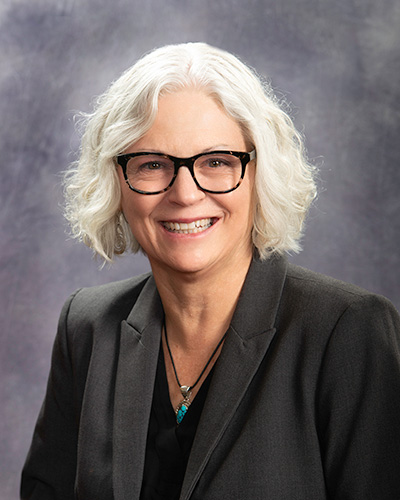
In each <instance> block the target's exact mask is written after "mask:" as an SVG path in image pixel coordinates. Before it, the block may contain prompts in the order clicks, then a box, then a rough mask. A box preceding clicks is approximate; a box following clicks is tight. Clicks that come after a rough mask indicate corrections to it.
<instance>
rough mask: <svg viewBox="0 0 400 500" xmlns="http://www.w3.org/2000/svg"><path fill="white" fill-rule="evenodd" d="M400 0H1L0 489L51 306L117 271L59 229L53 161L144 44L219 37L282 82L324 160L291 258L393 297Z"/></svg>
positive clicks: (36, 374) (27, 415)
mask: <svg viewBox="0 0 400 500" xmlns="http://www.w3.org/2000/svg"><path fill="white" fill-rule="evenodd" d="M399 26H400V3H399V2H398V1H397V0H380V1H379V2H376V1H375V0H336V1H329V0H326V1H324V0H297V1H295V0H293V1H291V2H290V1H287V0H281V1H273V0H246V1H245V2H243V1H242V0H217V1H216V0H204V1H198V0H197V1H194V0H187V1H183V0H182V1H178V0H169V1H166V0H147V1H140V2H139V0H133V1H132V0H114V1H112V2H107V1H106V0H103V1H96V0H93V1H90V0H81V1H79V0H76V1H74V0H0V68H1V71H0V113H1V122H0V124H1V125H0V127H1V134H0V162H1V171H0V175H1V182H0V195H1V211H0V218H1V228H0V231H1V232H0V245H1V267H0V273H1V274H0V278H1V279H0V283H1V299H2V307H1V330H0V334H1V339H0V342H1V343H0V349H1V364H0V376H1V384H0V390H1V395H0V397H1V399H0V429H1V440H0V446H1V450H0V453H1V454H0V498H1V500H11V499H14V498H17V496H18V493H17V492H18V487H19V485H18V483H19V475H20V470H21V467H22V464H23V461H24V459H25V455H26V453H27V450H28V447H29V444H30V439H31V436H32V432H33V427H34V423H35V420H36V417H37V414H38V411H39V408H40V405H41V402H42V399H43V396H44V391H45V385H46V379H47V374H48V369H49V363H50V353H51V348H52V343H53V339H54V335H55V331H56V325H57V320H58V315H59V312H60V309H61V306H62V304H63V302H64V301H65V299H66V298H67V297H68V295H69V294H70V293H71V292H73V291H74V290H75V289H76V288H78V287H82V286H91V285H95V284H99V283H103V282H108V281H112V280H117V279H122V278H125V277H128V276H131V275H135V274H139V273H141V272H144V271H146V270H148V269H149V266H148V264H147V261H146V259H145V258H144V257H143V256H140V255H136V256H126V257H124V258H121V259H118V260H117V261H116V262H115V265H114V266H113V267H112V268H107V267H106V268H104V269H103V270H101V271H100V270H99V262H96V261H94V260H93V259H92V255H91V252H90V251H89V250H88V249H86V248H85V247H84V246H83V245H82V244H78V243H76V242H74V241H71V240H70V239H68V236H67V227H66V225H65V223H64V221H63V217H62V213H61V208H60V206H61V204H62V192H61V187H60V181H61V176H60V172H61V171H62V170H64V169H65V168H66V167H67V165H68V164H69V162H71V161H73V160H74V159H75V158H76V151H77V148H78V144H79V137H78V134H77V133H76V132H74V124H73V117H74V115H75V114H76V112H77V111H78V110H79V111H89V110H90V109H91V102H92V101H93V97H94V96H96V95H99V94H101V93H102V92H103V91H104V90H105V88H106V87H107V86H108V84H109V83H110V82H111V81H112V80H113V79H115V78H117V77H118V76H119V74H120V73H121V72H122V71H123V70H124V69H126V68H127V67H128V66H130V65H131V64H133V63H134V62H135V61H136V60H137V58H139V57H140V56H142V55H143V54H144V53H145V52H148V51H149V50H151V49H153V48H155V47H158V46H161V45H165V44H167V43H177V42H183V41H205V42H208V43H210V44H212V45H215V46H217V47H220V48H223V49H227V50H228V51H231V52H233V53H235V54H236V55H238V56H239V57H240V58H241V59H242V60H244V61H245V62H247V63H248V64H250V65H251V66H253V67H255V68H256V69H257V71H258V72H259V73H261V74H262V75H264V76H266V77H267V78H270V79H271V81H272V85H273V87H274V88H275V90H276V91H277V92H278V94H279V95H286V97H287V100H288V102H289V103H290V104H291V110H292V111H291V113H292V117H293V118H294V120H295V123H296V125H297V127H298V128H300V129H301V130H302V131H304V134H305V136H306V139H307V147H308V154H309V157H310V158H312V159H313V161H314V162H315V163H316V164H317V165H319V167H320V182H319V187H320V194H319V198H318V200H317V202H316V204H315V206H314V207H313V209H312V211H311V214H310V217H309V218H308V223H307V228H306V233H305V238H304V240H303V247H304V250H303V252H302V253H301V254H300V255H298V256H293V257H291V259H292V260H293V261H294V262H296V263H298V264H301V265H304V266H306V267H309V268H311V269H313V270H316V271H319V272H323V273H325V274H330V275H332V276H335V277H337V278H340V279H343V280H346V281H350V282H353V283H356V284H358V285H360V286H362V287H365V288H367V289H369V290H372V291H374V292H377V293H381V294H384V295H386V296H387V297H389V298H390V299H391V300H392V301H393V302H394V304H395V305H396V307H397V308H398V309H399V308H400V288H399V285H398V280H399V269H400V257H399V250H398V246H399V243H400V222H399V214H400V196H399V190H400V172H399V160H400V140H399V132H400V131H399V125H400V105H399V103H400V89H399V76H400V59H399V48H400V30H399Z"/></svg>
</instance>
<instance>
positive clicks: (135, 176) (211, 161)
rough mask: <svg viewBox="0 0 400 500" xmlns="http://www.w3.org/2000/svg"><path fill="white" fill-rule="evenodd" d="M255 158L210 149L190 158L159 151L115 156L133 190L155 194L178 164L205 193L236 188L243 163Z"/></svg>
mask: <svg viewBox="0 0 400 500" xmlns="http://www.w3.org/2000/svg"><path fill="white" fill-rule="evenodd" d="M255 157H256V151H255V150H253V151H251V152H250V153H246V152H238V151H211V152H209V153H201V154H198V155H195V156H192V157H191V158H177V157H175V156H170V155H163V154H159V153H148V152H140V153H129V154H125V155H119V156H117V157H116V162H117V163H118V165H120V166H121V168H122V172H123V174H124V178H125V181H126V182H127V184H128V186H129V187H130V188H131V189H132V191H135V192H136V193H141V194H159V193H163V192H165V191H168V189H170V188H171V186H172V185H173V183H174V182H175V179H176V177H177V175H178V170H179V169H180V168H181V167H187V168H188V169H189V172H190V173H191V175H192V177H193V180H194V182H195V183H196V185H197V186H198V187H199V188H200V189H201V190H202V191H206V192H207V193H216V194H222V193H230V192H231V191H234V190H235V189H237V188H238V187H239V186H240V184H241V182H242V180H243V177H244V174H245V171H246V166H247V164H248V163H249V162H250V161H251V160H254V158H255Z"/></svg>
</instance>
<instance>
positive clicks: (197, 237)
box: [118, 89, 255, 273]
mask: <svg viewBox="0 0 400 500" xmlns="http://www.w3.org/2000/svg"><path fill="white" fill-rule="evenodd" d="M210 150H211V151H212V150H231V151H249V150H250V147H249V145H248V144H246V141H245V139H244V137H243V134H242V131H241V129H240V127H239V125H238V124H237V123H236V121H235V120H233V119H232V118H231V117H230V116H228V115H227V114H226V113H225V111H224V110H223V109H222V108H221V107H220V106H219V105H218V104H217V103H216V102H215V101H214V100H213V99H212V98H210V97H209V96H207V95H206V94H205V93H204V92H202V91H199V90H194V89H185V90H181V91H178V92H176V93H172V94H166V95H164V96H162V97H161V98H160V99H159V108H158V114H157V117H156V119H155V122H154V124H153V126H152V127H151V129H150V130H149V131H148V132H147V133H146V134H145V135H144V136H143V137H142V138H141V139H140V140H139V141H138V142H136V143H135V144H133V145H132V147H130V148H129V149H128V150H127V151H126V152H127V153H133V152H139V151H149V152H159V153H163V154H169V155H172V156H177V157H182V158H186V157H190V156H194V155H196V154H199V153H203V152H207V151H210ZM253 164H254V162H251V163H250V164H248V166H247V168H246V174H245V177H244V179H243V181H242V184H241V185H240V186H239V188H238V189H236V190H235V191H232V192H231V193H226V194H210V193H205V192H203V191H201V190H200V189H199V188H198V187H197V186H196V184H195V183H194V180H193V178H192V176H191V174H190V172H189V170H188V169H187V168H186V167H181V168H180V169H179V173H178V175H177V178H176V180H175V183H174V184H173V186H172V188H171V189H170V190H169V191H166V192H165V193H161V194H157V195H143V194H139V193H136V192H134V191H132V190H131V189H129V187H128V185H127V184H126V183H125V181H124V178H123V175H122V171H121V168H118V171H119V176H120V182H121V190H122V211H123V212H124V215H125V217H126V219H127V221H128V223H129V225H130V227H131V229H132V232H133V234H134V236H135V237H136V239H137V240H138V242H139V243H140V245H141V246H142V248H143V250H144V251H145V252H146V254H147V256H148V258H149V260H150V263H151V265H152V268H153V271H155V270H156V269H160V268H162V269H165V270H167V271H171V270H175V271H180V272H184V273H196V272H197V273H201V272H207V271H211V272H212V271H213V270H214V271H217V270H218V269H219V268H221V267H222V268H225V269H226V268H228V269H229V268H230V269H235V266H238V265H242V264H244V263H247V264H248V263H249V259H251V255H252V242H251V230H252V221H253V214H252V190H253V184H254V174H255V172H254V170H255V167H254V165H253ZM201 220H206V221H207V222H210V221H211V225H210V226H209V227H208V228H206V229H204V230H202V231H200V232H196V233H192V234H185V233H183V232H182V231H180V230H179V228H180V227H181V226H178V225H176V224H175V226H173V227H175V228H178V230H176V229H175V230H173V231H171V223H177V224H179V225H181V224H190V223H196V221H201Z"/></svg>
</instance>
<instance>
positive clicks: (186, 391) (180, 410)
mask: <svg viewBox="0 0 400 500" xmlns="http://www.w3.org/2000/svg"><path fill="white" fill-rule="evenodd" d="M164 333H165V343H166V344H167V349H168V353H169V357H170V359H171V363H172V368H173V369H174V373H175V378H176V381H177V383H178V386H179V389H180V391H181V394H182V396H183V399H182V401H181V402H180V403H179V404H178V406H177V407H176V408H175V415H176V422H177V424H178V425H179V424H180V423H181V422H182V420H183V417H184V416H185V414H186V412H187V410H188V408H189V406H190V404H191V401H190V396H191V394H192V392H191V391H192V389H194V388H195V387H196V385H197V384H198V383H199V382H200V379H201V377H202V376H203V375H204V372H205V371H206V370H207V367H208V365H209V364H210V363H211V360H212V359H213V357H214V356H215V354H216V353H217V351H218V349H219V348H220V346H221V344H222V342H223V341H224V340H225V337H226V334H227V333H228V332H226V333H225V335H224V336H223V337H222V339H221V340H220V341H219V342H218V345H217V347H216V348H215V349H214V351H213V353H212V354H211V356H210V358H209V360H208V361H207V363H206V365H205V367H204V368H203V370H202V371H201V373H200V375H199V377H198V378H197V380H196V382H195V383H194V384H193V385H191V386H189V385H182V384H181V383H180V382H179V378H178V373H177V371H176V367H175V363H174V358H173V357H172V352H171V348H170V347H169V342H168V335H167V326H166V324H165V320H164Z"/></svg>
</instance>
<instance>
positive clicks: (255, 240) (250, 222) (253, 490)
mask: <svg viewBox="0 0 400 500" xmlns="http://www.w3.org/2000/svg"><path fill="white" fill-rule="evenodd" d="M313 175H314V171H313V168H312V167H311V166H310V165H309V164H308V163H307V161H306V160H305V157H304V153H303V146H302V140H301V137H300V136H299V135H298V134H297V133H296V131H295V130H294V128H293V125H292V123H291V121H290V119H289V118H288V117H287V115H286V114H285V113H284V112H283V111H282V110H281V109H280V108H279V107H278V105H277V103H276V100H275V98H274V97H273V95H272V93H271V91H270V90H269V89H268V88H267V87H266V86H265V85H262V84H261V83H260V81H259V79H258V78H257V77H256V76H255V74H254V73H253V72H252V71H251V70H249V69H248V68H247V67H246V66H244V65H243V64H242V63H241V62H240V61H238V59H236V58H235V57H234V56H232V55H230V54H228V53H226V52H223V51H220V50H217V49H214V48H212V47H209V46H207V45H205V44H201V43H195V44H183V45H177V46H169V47H165V48H162V49H158V50H156V51H154V52H152V53H150V54H149V55H147V56H145V57H144V58H143V59H142V60H140V61H139V62H138V63H137V64H136V65H135V66H133V67H132V68H131V69H130V70H128V71H127V72H126V73H125V74H124V75H123V76H122V77H121V78H120V79H119V80H117V81H116V82H115V83H114V84H113V85H112V86H111V87H110V88H109V90H108V91H107V92H106V93H105V94H104V96H103V97H102V98H101V99H100V100H99V103H98V106H97V108H96V110H95V111H94V113H93V114H92V115H91V116H90V117H88V122H87V126H86V131H85V134H84V137H83V142H82V150H81V158H80V160H79V162H78V164H77V165H76V166H75V167H74V168H73V169H72V170H71V172H70V173H69V174H68V176H67V191H66V192H67V217H68V219H69V221H70V222H71V224H72V228H73V230H74V233H75V235H76V236H77V237H79V238H80V239H82V240H83V241H84V242H85V243H86V244H88V245H89V246H91V247H92V248H93V249H94V251H95V252H96V253H97V254H99V255H101V256H102V257H103V258H104V259H105V260H111V259H112V257H113V256H114V255H115V254H121V253H123V252H124V251H125V250H128V249H130V250H132V251H134V252H135V251H138V250H139V249H140V250H141V251H143V252H145V254H146V255H147V257H148V259H149V261H150V264H151V268H152V273H150V274H147V275H144V276H139V277H137V278H133V279H128V280H125V281H123V282H119V283H111V284H108V285H105V286H100V287H95V288H92V289H83V290H80V291H78V292H76V293H75V294H74V295H73V296H72V297H71V298H70V299H69V300H68V302H67V303H66V305H65V307H64V309H63V312H62V314H61V318H60V323H59V331H58V335H57V338H56V341H55V346H54V352H53V361H52V368H51V372H50V378H49V384H48V390H47V394H46V398H45V402H44V405H43V408H42V410H41V414H40V416H39V420H38V423H37V427H36V430H35V434H34V437H33V443H32V446H31V450H30V452H29V455H28V458H27V461H26V464H25V468H24V472H23V479H22V487H21V492H22V493H21V497H22V498H23V499H28V498H29V499H39V498H40V499H41V500H43V499H57V500H59V499H73V498H79V499H84V500H91V499H93V500H102V499H107V500H110V499H116V500H122V499H135V498H137V499H161V498H162V499H175V498H180V499H191V500H195V499H196V500H199V499H202V500H211V499H219V500H220V499H230V500H232V499H245V498H252V499H260V500H261V499H265V498H273V499H275V500H283V499H287V500H289V499H290V500H292V499H294V498H295V499H296V500H302V499H304V500H310V499H344V498H346V499H351V500H354V499H360V500H361V499H363V500H365V499H367V498H371V499H372V498H373V499H379V500H383V499H388V500H389V499H391V500H393V499H395V498H400V475H399V474H398V472H399V466H400V460H399V455H400V451H399V450H400V426H399V425H398V424H399V415H400V399H399V394H400V355H399V352H400V338H399V332H400V322H399V317H398V315H397V313H396V311H395V310H394V308H393V306H392V305H391V304H390V303H389V302H388V301H387V300H386V299H384V298H382V297H378V296H375V295H373V294H371V293H368V292H366V291H364V290H361V289H359V288H357V287H355V286H352V285H347V284H344V283H341V282H338V281H336V280H333V279H331V278H328V277H324V276H321V275H317V274H315V273H312V272H310V271H307V270H304V269H301V268H298V267H296V266H293V265H290V264H288V263H287V261H286V259H285V257H284V254H285V252H287V251H290V250H291V251H296V250H298V249H299V246H298V240H299V237H300V233H301V229H302V224H303V220H304V217H305V214H306V212H307V209H308V207H309V205H310V203H311V201H312V200H313V198H314V196H315V184H314V180H313Z"/></svg>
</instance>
